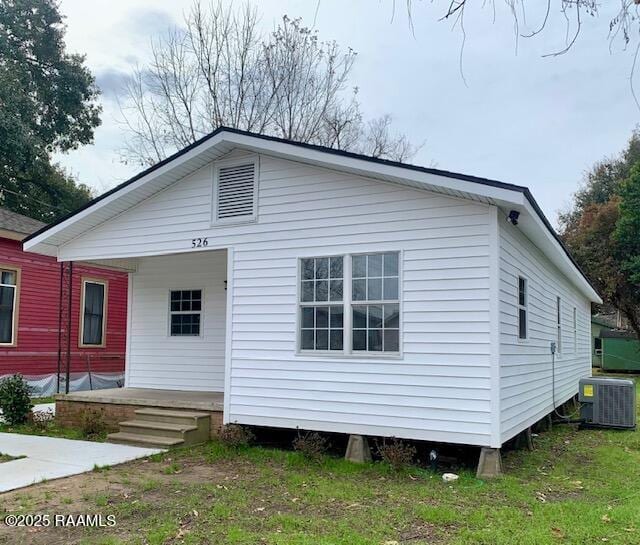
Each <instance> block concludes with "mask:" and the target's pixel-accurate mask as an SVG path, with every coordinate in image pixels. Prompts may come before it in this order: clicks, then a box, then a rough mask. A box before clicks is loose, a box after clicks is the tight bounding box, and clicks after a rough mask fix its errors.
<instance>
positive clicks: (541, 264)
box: [499, 222, 591, 441]
mask: <svg viewBox="0 0 640 545" xmlns="http://www.w3.org/2000/svg"><path fill="white" fill-rule="evenodd" d="M499 225H500V226H499V235H500V237H499V238H500V386H501V388H500V413H501V415H500V416H501V438H502V441H506V440H507V439H509V438H511V437H513V436H514V435H515V434H516V433H518V432H520V431H522V430H523V429H525V428H526V427H528V426H530V425H532V424H533V423H534V422H536V421H537V420H539V419H540V418H542V417H543V416H545V415H546V414H548V413H549V412H551V411H552V410H553V403H552V399H551V398H552V388H551V376H552V361H551V358H552V356H551V343H552V342H558V340H560V341H561V345H562V346H566V345H567V342H565V341H568V339H566V338H564V337H565V333H564V332H565V330H568V328H562V327H558V300H559V299H560V301H561V304H560V311H561V312H560V323H561V324H563V323H569V320H570V319H571V318H569V316H565V315H564V312H565V309H569V308H573V307H575V309H576V310H575V320H576V327H575V337H576V341H575V345H576V350H575V351H573V352H571V351H566V350H565V351H564V352H563V353H562V355H561V356H559V355H558V354H556V361H555V376H556V399H555V404H556V405H558V404H560V403H562V402H564V401H566V400H567V399H568V398H569V397H570V396H572V395H574V394H575V393H576V392H577V391H578V380H579V379H580V378H581V377H584V376H589V375H590V372H591V329H590V328H591V325H590V323H591V322H590V319H591V314H590V303H589V301H588V300H587V299H586V298H585V297H584V296H583V295H581V294H580V293H579V292H578V290H577V289H576V288H575V287H574V286H573V285H572V284H571V283H570V282H569V281H568V279H567V278H566V277H565V276H564V275H563V274H561V273H560V272H559V271H558V270H557V269H556V268H555V267H554V266H553V265H552V264H551V263H550V261H549V260H548V259H547V257H546V256H544V255H543V254H542V253H541V252H540V251H539V250H538V249H537V248H536V247H535V246H534V245H533V244H532V243H531V242H530V241H529V240H528V239H527V238H526V237H525V236H524V235H523V234H522V232H521V231H520V230H519V229H518V227H514V226H512V225H510V224H508V223H507V222H500V224H499ZM523 275H524V276H526V279H527V282H526V286H527V317H528V338H527V342H522V341H521V340H520V339H518V312H517V311H518V308H519V307H518V304H517V303H518V278H519V277H521V276H523ZM567 352H568V353H567Z"/></svg>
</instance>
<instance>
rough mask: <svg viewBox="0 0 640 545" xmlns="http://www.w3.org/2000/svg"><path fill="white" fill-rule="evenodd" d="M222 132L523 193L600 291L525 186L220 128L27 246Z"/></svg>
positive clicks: (71, 214)
mask: <svg viewBox="0 0 640 545" xmlns="http://www.w3.org/2000/svg"><path fill="white" fill-rule="evenodd" d="M221 132H229V133H232V134H239V135H242V136H250V137H252V138H258V139H260V140H268V141H271V142H280V143H282V144H290V145H293V146H296V147H301V148H306V149H310V150H314V151H320V152H323V153H328V154H332V155H339V156H342V157H349V158H352V159H359V160H361V161H368V162H371V163H376V164H381V165H387V166H392V167H399V168H404V169H407V170H413V171H416V172H424V173H427V174H434V175H436V176H444V177H445V178H454V179H456V180H464V181H466V182H472V183H476V184H481V185H486V186H490V187H496V188H499V189H506V190H509V191H517V192H518V193H522V194H524V196H525V198H526V199H527V201H529V204H531V206H532V207H533V209H534V210H535V211H536V214H538V216H539V217H540V219H541V220H542V222H543V223H544V225H545V226H546V227H547V229H548V230H549V232H550V233H551V234H552V235H553V237H554V238H555V239H556V240H557V241H558V243H559V244H560V246H561V248H562V249H563V250H564V252H565V253H566V255H567V257H568V258H569V259H570V260H571V262H572V263H573V264H574V266H575V267H576V269H578V271H579V272H580V274H582V276H583V277H584V279H585V280H586V281H587V282H588V283H589V285H590V286H591V287H592V288H593V289H594V291H596V292H597V290H596V289H595V287H594V286H593V284H592V283H591V281H590V280H589V278H588V277H587V275H586V274H585V273H584V271H583V270H582V269H581V268H580V266H579V265H578V264H577V263H576V261H575V259H573V256H572V255H571V254H570V253H569V250H568V249H567V247H566V246H565V245H564V243H563V242H562V239H561V238H560V237H559V235H558V233H556V231H555V229H554V228H553V226H552V225H551V223H550V222H549V220H548V219H547V217H546V216H545V215H544V212H543V211H542V209H541V208H540V206H539V205H538V203H537V202H536V200H535V199H534V198H533V195H532V194H531V191H529V188H527V187H524V186H521V185H515V184H509V183H506V182H500V181H498V180H491V179H489V178H480V177H478V176H470V175H468V174H461V173H458V172H450V171H448V170H440V169H437V168H428V167H421V166H417V165H411V164H407V163H400V162H398V161H390V160H388V159H379V158H376V157H370V156H368V155H361V154H359V153H352V152H350V151H344V150H338V149H333V148H327V147H325V146H318V145H316V144H308V143H305V142H295V141H293V140H287V139H286V138H279V137H277V136H269V135H265V134H257V133H253V132H249V131H243V130H240V129H233V128H231V127H224V126H222V127H218V128H217V129H216V130H215V131H213V132H211V133H209V134H207V135H206V136H203V137H202V138H200V139H199V140H196V141H195V142H193V144H189V145H188V146H187V147H186V148H183V149H181V150H179V151H177V152H176V153H174V154H173V155H170V156H169V157H167V158H166V159H163V160H162V161H160V162H158V163H156V164H155V165H153V166H151V167H149V168H148V169H146V170H143V171H142V172H140V173H138V174H136V175H135V176H133V178H129V179H128V180H127V181H125V182H123V183H121V184H120V185H117V186H116V187H114V188H113V189H110V190H109V191H107V192H106V193H103V194H102V195H100V196H98V197H96V198H95V199H93V200H91V201H89V202H88V203H86V204H85V205H83V206H81V207H80V208H78V209H77V210H74V211H73V212H71V213H69V214H66V215H65V216H62V217H61V218H59V219H58V220H56V221H55V222H53V223H50V224H49V225H47V226H45V227H43V228H42V229H39V230H38V231H36V232H35V233H33V234H31V235H29V236H28V237H27V238H26V239H25V242H26V241H28V240H31V239H32V238H35V237H37V236H38V235H41V234H42V233H44V232H46V231H47V230H49V229H50V228H51V227H54V226H55V225H59V224H60V223H62V222H63V221H66V220H68V219H69V218H71V217H73V216H75V215H76V214H78V213H79V212H81V211H83V210H86V209H87V208H89V207H90V206H93V205H94V204H96V203H97V202H100V201H101V200H102V199H104V198H106V197H108V196H109V195H113V194H114V193H117V192H118V191H120V190H121V189H123V188H125V187H127V186H128V185H131V184H132V183H134V182H136V181H137V180H139V179H140V178H143V177H144V176H146V175H148V174H151V173H152V172H153V171H155V170H157V169H159V168H161V167H163V166H164V165H166V164H168V163H170V162H171V161H173V160H174V159H177V158H178V157H180V156H182V155H184V154H185V153H187V152H189V151H191V150H192V149H194V148H196V147H198V146H199V145H200V144H203V143H204V142H207V141H208V140H210V139H211V138H213V137H215V136H217V135H218V134H220V133H221Z"/></svg>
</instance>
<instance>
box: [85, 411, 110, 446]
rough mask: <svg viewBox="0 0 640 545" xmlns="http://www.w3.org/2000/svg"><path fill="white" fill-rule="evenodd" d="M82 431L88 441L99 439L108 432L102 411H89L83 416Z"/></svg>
mask: <svg viewBox="0 0 640 545" xmlns="http://www.w3.org/2000/svg"><path fill="white" fill-rule="evenodd" d="M80 429H81V431H82V434H83V435H84V436H85V437H86V438H87V439H97V438H99V437H100V436H102V435H103V434H104V432H106V431H107V425H106V423H105V421H104V412H103V411H102V410H99V411H96V410H87V411H85V412H84V413H83V414H82V420H81V421H80Z"/></svg>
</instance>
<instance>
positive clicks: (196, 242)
mask: <svg viewBox="0 0 640 545" xmlns="http://www.w3.org/2000/svg"><path fill="white" fill-rule="evenodd" d="M206 246H209V239H207V237H204V238H192V239H191V247H192V248H204V247H206Z"/></svg>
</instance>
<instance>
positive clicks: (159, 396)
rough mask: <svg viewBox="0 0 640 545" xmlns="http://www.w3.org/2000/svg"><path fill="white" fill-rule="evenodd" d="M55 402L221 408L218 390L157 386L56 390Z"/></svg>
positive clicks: (194, 408)
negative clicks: (70, 390)
mask: <svg viewBox="0 0 640 545" xmlns="http://www.w3.org/2000/svg"><path fill="white" fill-rule="evenodd" d="M56 401H57V402H58V403H59V402H61V401H62V402H81V403H100V404H115V405H138V406H142V407H161V408H164V409H185V410H193V411H207V412H222V410H223V404H224V394H223V393H222V392H191V391H184V390H159V389H155V388H109V389H106V390H93V391H83V392H73V393H70V394H66V395H63V394H60V395H57V396H56Z"/></svg>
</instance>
